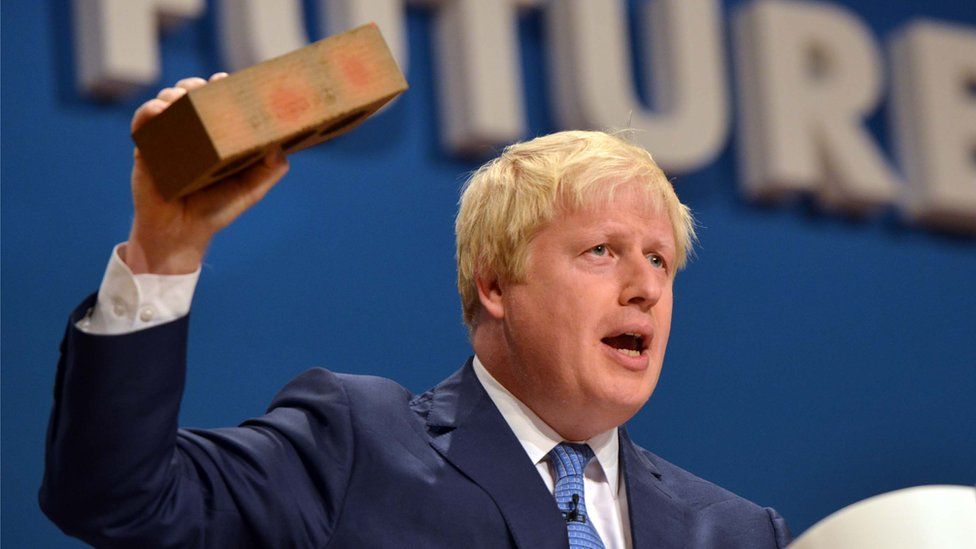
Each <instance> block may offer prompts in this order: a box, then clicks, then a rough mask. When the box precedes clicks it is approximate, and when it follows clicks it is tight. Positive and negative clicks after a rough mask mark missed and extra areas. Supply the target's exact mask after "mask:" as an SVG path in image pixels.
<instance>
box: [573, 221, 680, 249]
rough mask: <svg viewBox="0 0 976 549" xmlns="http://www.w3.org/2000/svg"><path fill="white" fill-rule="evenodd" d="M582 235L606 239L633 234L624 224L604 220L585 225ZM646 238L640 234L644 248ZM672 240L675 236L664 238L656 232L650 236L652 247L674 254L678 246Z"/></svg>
mask: <svg viewBox="0 0 976 549" xmlns="http://www.w3.org/2000/svg"><path fill="white" fill-rule="evenodd" d="M668 234H669V235H670V234H671V232H670V231H668ZM581 236H582V238H585V239H596V238H600V239H603V238H606V239H613V238H618V239H621V238H623V239H627V238H630V237H631V236H632V235H631V233H630V231H629V230H625V229H624V228H623V225H622V224H620V223H616V222H614V221H602V222H599V223H597V224H595V225H593V226H590V227H583V228H582V229H581ZM645 238H646V236H645V235H640V240H641V243H642V244H641V248H644V247H645V245H644V244H643V243H644V242H646V241H645ZM671 240H673V237H672V238H671V239H668V238H667V237H663V238H662V237H660V236H658V235H656V234H655V235H651V236H650V241H649V242H650V247H652V248H654V249H656V250H663V251H667V252H671V253H672V254H673V253H676V246H675V244H674V242H671Z"/></svg>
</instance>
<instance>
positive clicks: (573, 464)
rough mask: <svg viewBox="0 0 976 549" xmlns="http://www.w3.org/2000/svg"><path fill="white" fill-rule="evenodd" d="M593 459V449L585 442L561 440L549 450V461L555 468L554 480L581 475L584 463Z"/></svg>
mask: <svg viewBox="0 0 976 549" xmlns="http://www.w3.org/2000/svg"><path fill="white" fill-rule="evenodd" d="M591 459H593V450H591V449H590V447H589V446H587V445H586V444H571V443H569V442H562V443H560V444H558V445H556V447H555V448H553V449H552V450H551V451H550V452H549V461H550V462H551V463H552V465H553V467H554V468H555V469H556V481H557V482H558V481H559V480H560V479H564V478H566V477H570V476H577V477H580V478H582V477H583V470H584V469H586V464H587V463H589V462H590V460H591Z"/></svg>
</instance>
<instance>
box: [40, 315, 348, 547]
mask: <svg viewBox="0 0 976 549" xmlns="http://www.w3.org/2000/svg"><path fill="white" fill-rule="evenodd" d="M92 303H94V298H93V297H90V298H89V299H88V300H86V302H85V303H83V304H82V305H81V307H79V308H78V309H77V310H76V311H75V313H74V314H73V315H72V318H71V319H70V321H69V324H68V328H67V331H66V333H65V337H64V340H63V341H62V344H61V358H60V361H59V362H58V369H57V374H56V380H55V387H54V406H53V410H52V413H51V419H50V423H49V426H48V433H47V448H46V453H45V471H44V479H43V483H42V486H41V490H40V504H41V508H42V509H43V511H44V512H45V514H47V515H48V517H50V518H51V519H52V520H53V521H54V522H55V523H56V524H57V525H58V526H59V527H60V528H61V529H62V530H63V531H64V532H65V533H67V534H69V535H72V536H76V537H78V538H81V539H83V540H84V541H86V542H88V543H91V544H93V545H96V546H99V547H101V546H113V547H119V546H139V547H204V546H206V547H210V546H219V547H249V546H322V545H325V544H326V543H327V542H328V540H329V537H330V535H331V533H332V530H333V528H334V525H335V522H336V519H337V518H338V515H339V512H340V510H341V507H342V503H343V500H344V497H345V490H346V487H347V486H348V478H349V472H350V470H351V461H352V460H351V456H352V452H353V447H352V446H353V432H352V427H351V420H350V417H349V405H348V400H347V398H346V395H345V391H344V389H343V387H342V385H341V383H340V381H339V380H338V379H337V378H336V376H334V375H333V374H331V373H330V372H328V371H326V370H321V369H319V370H312V371H309V372H307V373H306V374H303V375H302V376H299V377H298V378H296V379H295V380H294V381H292V382H291V383H290V384H288V386H286V387H285V388H284V389H282V391H281V392H280V393H279V394H278V395H277V396H276V397H275V399H274V400H273V402H272V404H271V406H270V407H269V409H268V412H267V413H266V414H265V415H264V416H262V417H259V418H256V419H252V420H249V421H246V422H244V423H243V424H242V425H241V426H239V427H235V428H228V429H215V430H181V429H178V428H177V418H178V414H179V403H180V398H181V396H182V392H183V385H184V379H185V371H186V360H185V357H186V341H187V328H188V323H189V318H188V317H183V318H181V319H179V320H176V321H173V322H170V323H167V324H163V325H160V326H157V327H153V328H149V329H146V330H142V331H139V332H134V333H131V334H126V335H119V336H99V335H91V334H86V333H84V332H81V331H80V330H78V329H76V328H75V322H76V321H77V320H78V319H79V318H81V316H83V315H84V312H85V311H86V310H87V308H88V307H90V306H91V305H92Z"/></svg>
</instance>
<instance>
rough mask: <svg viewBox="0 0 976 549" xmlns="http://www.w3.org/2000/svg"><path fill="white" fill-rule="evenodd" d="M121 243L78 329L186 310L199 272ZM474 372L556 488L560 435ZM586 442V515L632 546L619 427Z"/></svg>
mask: <svg viewBox="0 0 976 549" xmlns="http://www.w3.org/2000/svg"><path fill="white" fill-rule="evenodd" d="M123 246H125V244H119V245H117V246H116V247H115V248H114V249H113V250H112V256H111V257H110V258H109V261H108V267H107V268H106V269H105V276H104V277H103V278H102V284H101V286H100V287H99V289H98V300H97V302H96V304H95V306H94V307H93V308H92V309H91V310H90V311H89V312H88V314H87V315H86V316H85V317H84V318H82V319H81V320H79V321H78V323H77V324H76V326H77V328H78V329H79V330H81V331H83V332H87V333H90V334H96V335H121V334H127V333H131V332H135V331H138V330H143V329H146V328H149V327H151V326H156V325H159V324H163V323H165V322H170V321H172V320H176V319H178V318H180V317H182V316H184V315H186V314H187V313H189V312H190V303H191V302H192V301H193V292H194V290H195V289H196V284H197V280H198V279H199V277H200V269H197V270H196V272H193V273H190V274H185V275H156V274H138V275H136V274H133V273H132V271H131V270H130V269H129V267H128V266H127V265H126V264H125V262H123V261H122V258H121V256H120V255H119V254H120V252H122V251H123ZM474 372H475V375H476V376H477V378H478V381H479V382H481V385H482V386H483V387H484V388H485V391H487V393H488V396H489V397H490V398H491V400H492V402H494V403H495V406H496V407H497V408H498V411H500V412H501V414H502V417H503V418H505V421H506V422H507V423H508V426H509V427H510V428H511V429H512V431H513V432H514V433H515V436H516V438H518V440H519V442H520V443H521V444H522V448H524V449H525V453H526V454H528V456H529V459H531V460H532V463H534V464H535V467H536V469H537V470H538V472H539V475H540V476H541V477H542V481H543V482H544V483H545V484H546V487H547V488H549V492H553V490H554V489H555V473H554V471H553V470H552V467H551V465H550V464H549V461H548V460H547V459H546V455H547V454H548V453H549V451H550V450H552V449H553V448H554V447H555V446H556V445H557V444H559V443H560V442H563V439H562V437H560V436H559V434H557V433H556V432H555V431H554V430H553V429H552V427H550V426H549V425H547V424H546V423H545V422H544V421H542V420H541V419H540V418H539V416H537V415H536V414H535V413H534V412H533V411H532V410H530V409H529V407H528V406H526V405H525V404H523V403H522V402H521V401H519V399H517V398H515V395H513V394H512V393H511V392H509V391H508V389H506V388H505V387H504V386H503V385H502V384H501V383H499V382H498V381H497V380H496V379H495V378H494V377H492V375H491V374H490V373H488V370H486V369H485V367H484V365H483V364H482V363H481V361H480V360H479V359H478V357H477V356H475V357H474ZM571 442H585V443H586V444H588V445H589V446H590V448H591V449H592V450H593V453H594V455H595V456H596V458H595V459H593V460H591V461H590V463H589V464H588V465H587V466H586V469H585V470H584V471H583V491H584V496H585V500H586V512H587V516H588V517H589V519H590V520H591V521H592V523H593V526H594V527H595V528H596V531H597V532H598V533H599V534H600V538H601V539H602V540H603V543H604V545H605V546H606V547H607V549H621V548H629V547H631V536H630V518H629V516H628V507H627V487H626V484H625V483H624V482H621V478H620V477H621V475H620V468H619V459H618V458H619V449H620V445H619V441H618V436H617V429H610V430H609V431H606V432H603V433H600V434H599V435H597V436H595V437H593V438H591V439H589V440H587V441H571Z"/></svg>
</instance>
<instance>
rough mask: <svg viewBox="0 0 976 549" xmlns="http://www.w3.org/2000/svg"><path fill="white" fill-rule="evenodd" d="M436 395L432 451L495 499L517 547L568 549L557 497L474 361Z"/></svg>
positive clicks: (431, 427)
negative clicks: (483, 383)
mask: <svg viewBox="0 0 976 549" xmlns="http://www.w3.org/2000/svg"><path fill="white" fill-rule="evenodd" d="M432 393H433V394H432V397H431V405H430V411H429V413H428V416H427V427H428V431H429V432H430V436H431V440H430V444H431V446H433V447H434V449H435V450H436V451H437V452H438V453H440V454H441V455H442V456H443V457H444V459H446V460H447V461H449V462H450V463H451V464H453V465H454V466H455V467H457V468H458V469H459V470H460V471H461V472H463V473H464V474H465V475H467V476H468V477H469V478H470V479H471V480H472V481H474V482H475V483H477V484H478V485H479V486H481V488H482V489H484V490H485V491H486V492H487V493H488V494H489V495H490V496H491V497H492V499H493V500H494V501H495V503H496V504H497V505H498V509H499V510H500V511H501V514H502V516H503V517H504V518H505V522H506V523H507V525H508V528H509V531H510V532H511V534H512V537H513V538H514V539H515V543H516V545H518V546H519V547H523V548H537V547H538V548H546V547H553V548H555V547H559V548H562V549H565V547H567V546H568V544H569V541H568V538H567V534H566V525H565V522H564V521H563V520H562V517H561V516H560V514H559V511H558V510H557V509H556V505H555V501H554V500H553V497H552V494H550V493H549V490H548V489H546V485H545V483H543V481H542V479H541V478H540V477H539V473H538V471H537V470H536V468H535V465H534V464H533V463H532V462H531V461H530V460H529V457H528V456H527V455H526V453H525V449H524V448H522V445H521V444H520V443H519V441H518V439H517V438H516V437H515V434H514V433H513V432H512V430H511V428H509V426H508V424H507V423H505V419H504V418H503V417H502V415H501V413H500V412H499V411H498V409H497V408H496V407H495V405H494V403H493V402H492V401H491V399H490V398H489V397H488V394H487V393H486V392H485V390H484V388H483V387H482V386H481V383H480V382H479V381H478V378H477V376H475V373H474V369H473V368H472V366H471V360H470V359H469V360H468V362H467V363H466V364H465V365H464V367H462V368H461V370H459V371H458V372H457V373H455V374H454V375H453V376H451V377H449V378H448V379H446V380H445V381H444V382H443V383H441V384H440V385H438V386H437V387H436V388H435V389H434V390H433V391H432Z"/></svg>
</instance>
